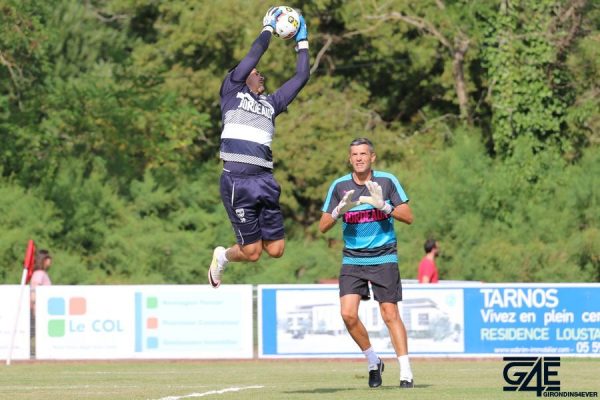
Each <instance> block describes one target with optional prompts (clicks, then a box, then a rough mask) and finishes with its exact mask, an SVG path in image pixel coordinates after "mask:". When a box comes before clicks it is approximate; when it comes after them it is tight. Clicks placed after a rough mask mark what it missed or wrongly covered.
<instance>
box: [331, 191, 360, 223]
mask: <svg viewBox="0 0 600 400" xmlns="http://www.w3.org/2000/svg"><path fill="white" fill-rule="evenodd" d="M353 194H354V190H349V191H347V192H346V193H345V194H344V197H342V200H340V203H339V204H338V205H337V207H336V208H334V209H333V211H332V212H331V216H332V217H333V219H338V218H339V217H340V216H342V215H344V214H345V213H346V211H348V210H350V209H351V208H354V207H356V206H357V205H359V204H360V202H359V201H352V195H353Z"/></svg>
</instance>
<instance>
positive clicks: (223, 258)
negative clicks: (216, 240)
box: [217, 249, 229, 267]
mask: <svg viewBox="0 0 600 400" xmlns="http://www.w3.org/2000/svg"><path fill="white" fill-rule="evenodd" d="M227 250H229V249H225V251H222V252H220V253H219V254H217V262H218V263H219V264H220V265H222V266H223V267H225V266H226V265H227V263H228V262H229V260H228V259H227Z"/></svg>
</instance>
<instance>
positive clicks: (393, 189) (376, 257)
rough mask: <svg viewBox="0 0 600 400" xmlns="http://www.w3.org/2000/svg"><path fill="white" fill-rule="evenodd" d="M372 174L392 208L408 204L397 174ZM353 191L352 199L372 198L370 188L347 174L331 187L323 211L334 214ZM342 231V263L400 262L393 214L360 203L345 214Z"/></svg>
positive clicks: (375, 172)
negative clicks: (345, 197) (334, 210)
mask: <svg viewBox="0 0 600 400" xmlns="http://www.w3.org/2000/svg"><path fill="white" fill-rule="evenodd" d="M371 175H372V176H371V179H372V180H373V181H374V182H377V183H378V184H379V185H380V186H381V189H382V192H383V199H384V200H385V201H386V202H387V203H389V204H391V205H392V207H396V206H398V205H400V204H403V203H406V202H408V197H407V196H406V193H405V192H404V189H403V188H402V186H401V185H400V182H398V179H396V177H395V176H394V175H392V174H389V173H387V172H381V171H372V174H371ZM350 190H354V194H353V195H352V200H358V198H359V197H360V196H370V193H369V190H368V189H367V187H366V186H365V185H359V184H357V183H356V182H354V180H353V179H352V174H348V175H345V176H342V177H341V178H339V179H337V180H336V181H334V182H333V183H332V184H331V186H330V188H329V191H328V193H327V198H326V199H325V204H324V205H323V209H322V211H323V212H327V213H330V214H331V213H332V212H333V209H334V208H335V207H337V205H338V204H339V202H340V200H341V199H342V197H344V194H345V193H346V192H348V191H350ZM342 230H343V235H344V251H343V260H342V264H344V265H364V266H368V265H381V264H387V263H397V262H398V254H397V250H396V233H395V232H394V218H393V217H392V216H391V215H387V214H385V213H384V212H383V211H381V210H378V209H376V208H374V207H373V206H371V205H370V204H361V205H359V206H357V207H354V208H353V209H351V210H350V211H347V212H346V213H345V214H344V215H343V217H342Z"/></svg>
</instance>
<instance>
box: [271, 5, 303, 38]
mask: <svg viewBox="0 0 600 400" xmlns="http://www.w3.org/2000/svg"><path fill="white" fill-rule="evenodd" d="M277 8H278V9H279V10H281V11H282V13H281V15H279V17H278V18H277V22H276V23H275V32H273V34H274V35H275V36H277V37H280V38H282V39H283V40H288V39H291V38H293V37H294V36H296V33H298V29H299V28H300V14H298V11H296V10H294V9H293V8H292V7H288V6H279V7H277Z"/></svg>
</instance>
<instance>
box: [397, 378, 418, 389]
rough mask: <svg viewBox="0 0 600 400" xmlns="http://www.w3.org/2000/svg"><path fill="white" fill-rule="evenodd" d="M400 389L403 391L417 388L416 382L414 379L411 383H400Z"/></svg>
mask: <svg viewBox="0 0 600 400" xmlns="http://www.w3.org/2000/svg"><path fill="white" fill-rule="evenodd" d="M400 387H401V388H402V389H411V388H414V387H415V381H414V379H411V380H410V381H400Z"/></svg>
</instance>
